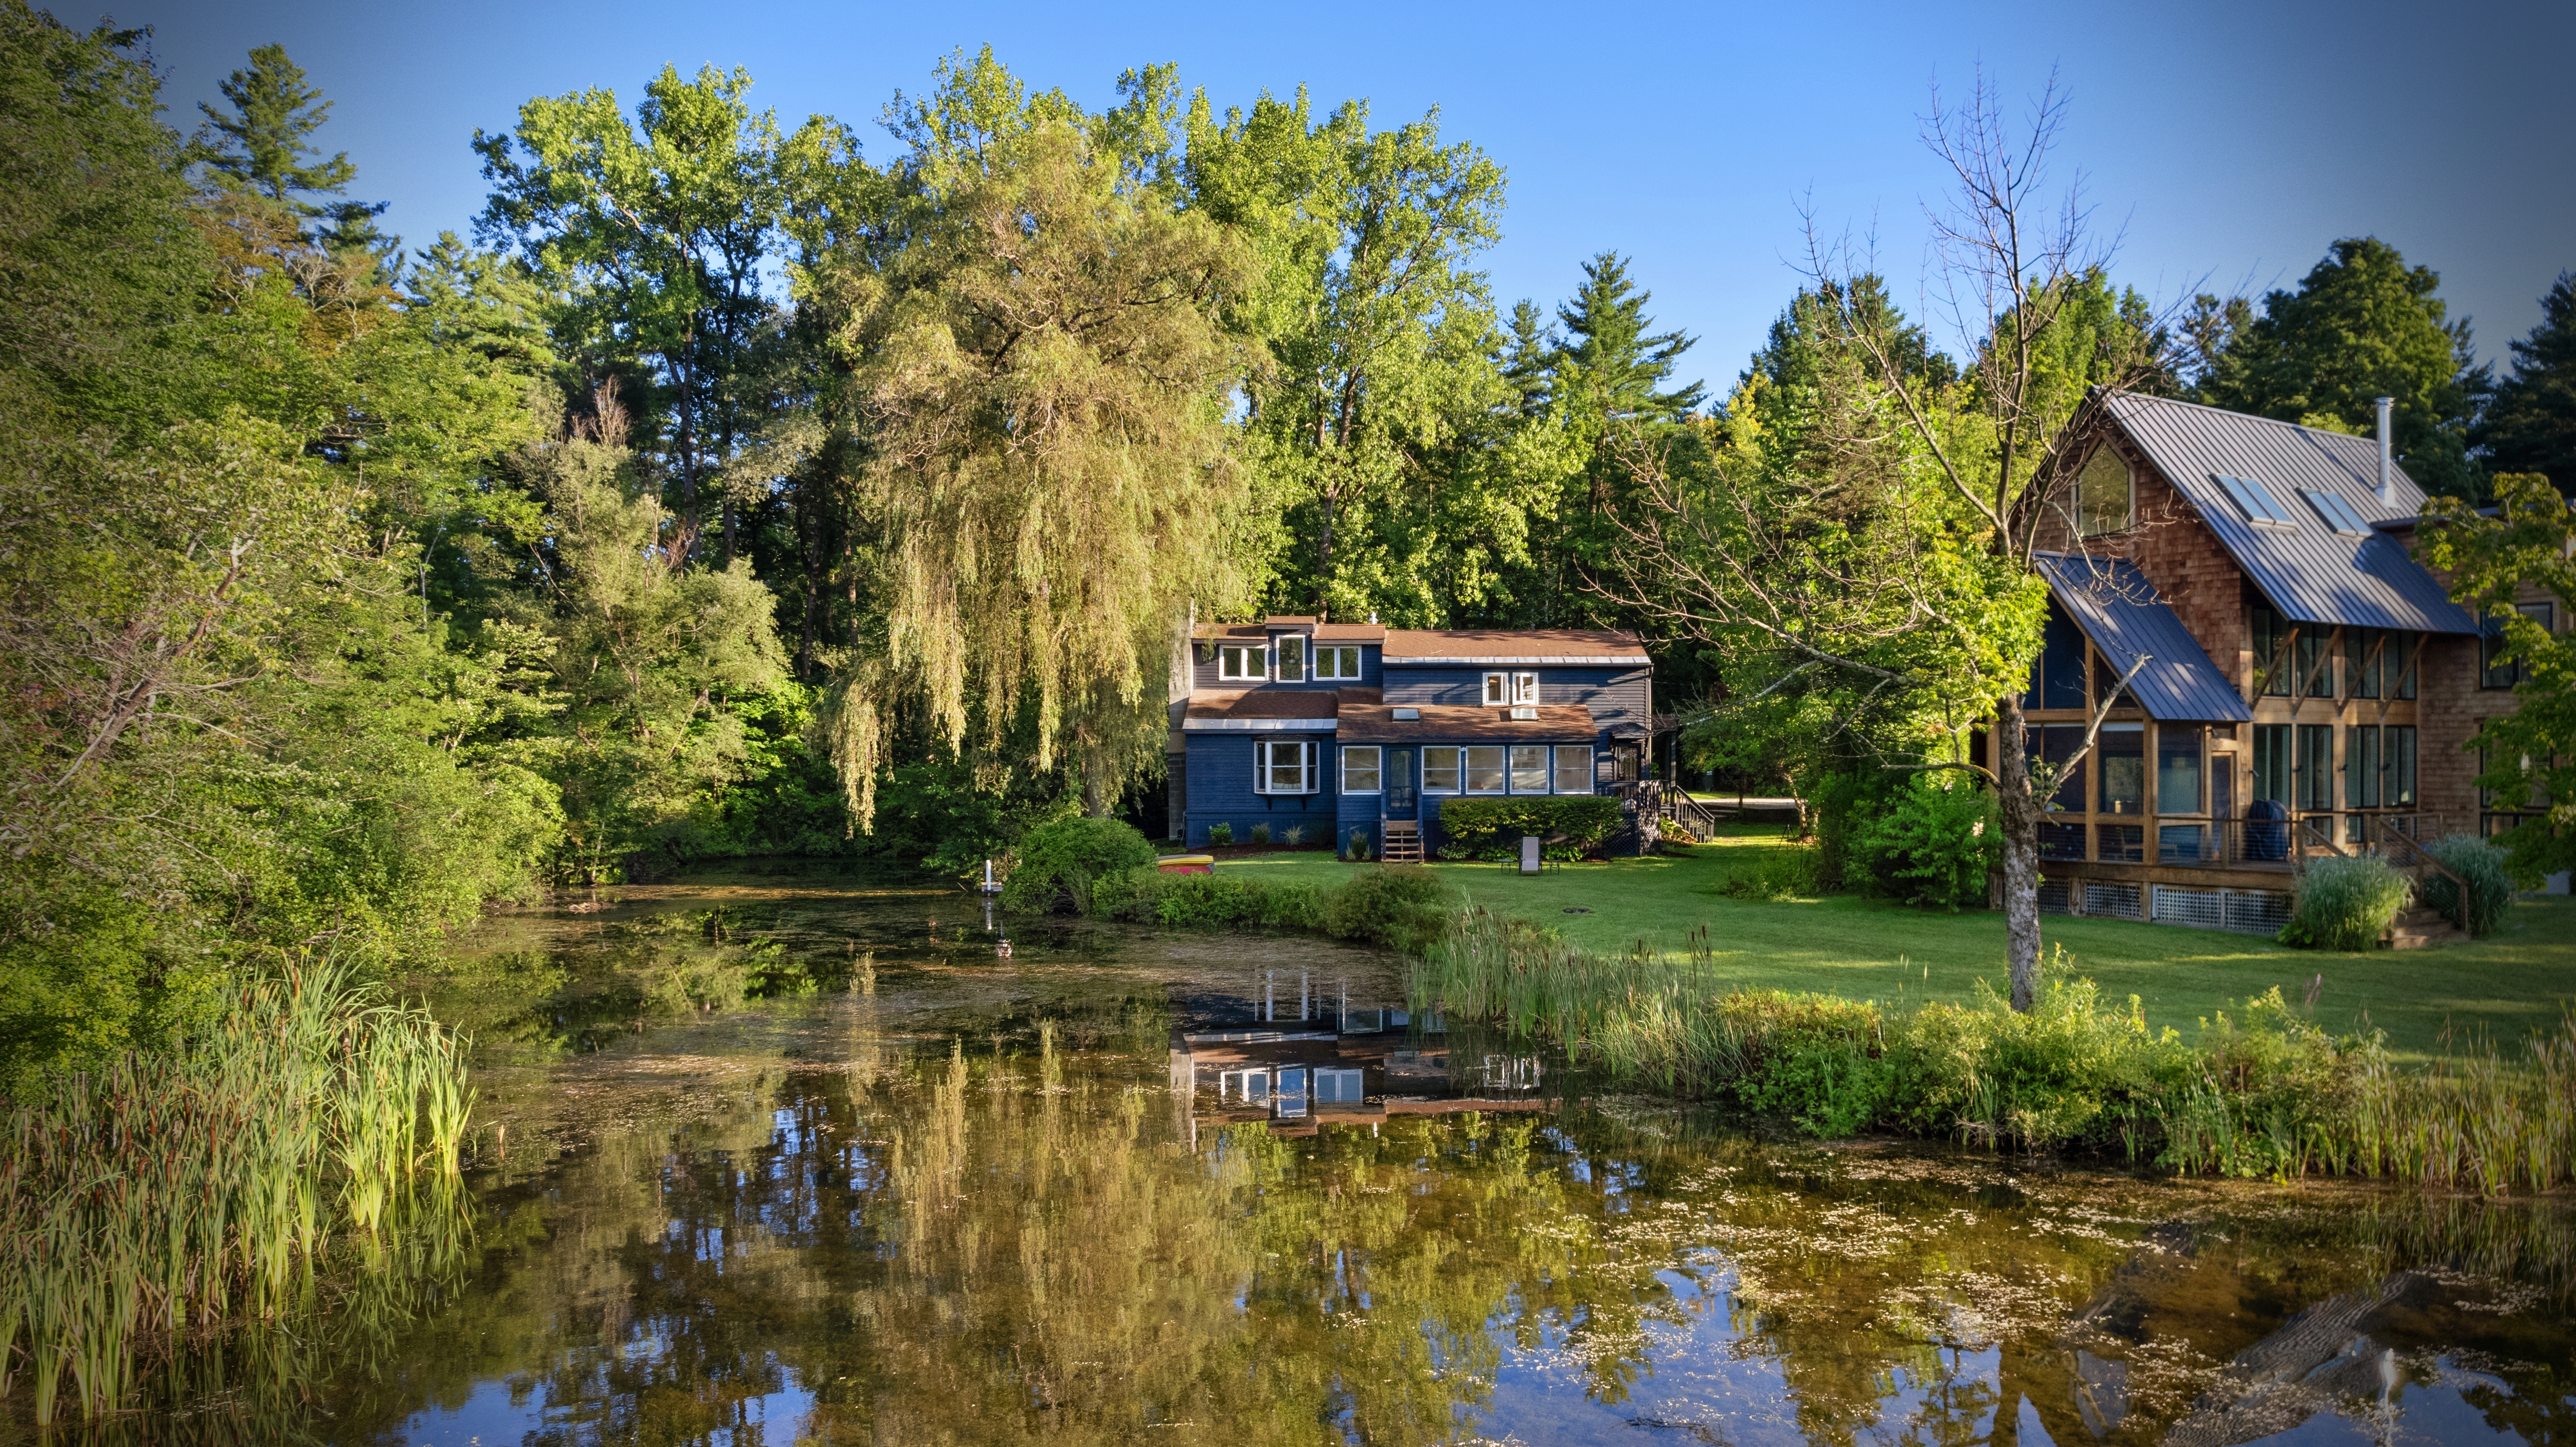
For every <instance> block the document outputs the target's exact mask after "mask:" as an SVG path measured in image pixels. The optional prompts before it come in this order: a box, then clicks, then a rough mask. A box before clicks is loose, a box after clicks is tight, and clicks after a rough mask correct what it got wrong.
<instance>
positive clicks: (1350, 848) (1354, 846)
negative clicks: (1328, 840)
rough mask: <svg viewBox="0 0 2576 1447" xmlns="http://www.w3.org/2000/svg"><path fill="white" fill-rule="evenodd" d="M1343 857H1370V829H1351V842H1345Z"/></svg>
mask: <svg viewBox="0 0 2576 1447" xmlns="http://www.w3.org/2000/svg"><path fill="white" fill-rule="evenodd" d="M1342 857H1343V858H1344V859H1362V860H1364V859H1366V858H1368V857H1369V832H1368V830H1366V829H1354V830H1352V831H1351V837H1350V842H1349V843H1347V844H1345V845H1344V846H1343V847H1342Z"/></svg>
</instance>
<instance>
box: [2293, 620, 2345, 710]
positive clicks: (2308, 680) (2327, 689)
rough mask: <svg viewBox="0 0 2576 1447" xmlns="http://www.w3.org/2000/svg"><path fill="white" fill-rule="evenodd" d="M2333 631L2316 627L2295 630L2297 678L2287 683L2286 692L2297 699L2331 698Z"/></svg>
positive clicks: (2332, 685) (2320, 625)
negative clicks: (2296, 632)
mask: <svg viewBox="0 0 2576 1447" xmlns="http://www.w3.org/2000/svg"><path fill="white" fill-rule="evenodd" d="M2333 645H2334V630H2333V629H2331V628H2328V627H2326V626H2325V625H2323V624H2320V623H2305V624H2301V625H2300V627H2299V648H2298V654H2299V662H2298V669H2299V675H2298V677H2296V678H2293V679H2291V680H2290V692H2291V693H2292V694H2294V695H2296V696H2298V697H2300V698H2331V697H2333V696H2334V691H2335V681H2334V664H2333V663H2332V662H2331V661H2330V660H2331V658H2332V653H2333Z"/></svg>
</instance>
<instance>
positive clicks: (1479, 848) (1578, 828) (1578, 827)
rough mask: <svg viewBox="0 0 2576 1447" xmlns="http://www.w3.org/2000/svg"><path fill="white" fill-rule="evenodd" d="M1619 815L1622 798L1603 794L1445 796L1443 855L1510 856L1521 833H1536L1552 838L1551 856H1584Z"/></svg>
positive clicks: (1612, 830) (1548, 848) (1597, 845)
mask: <svg viewBox="0 0 2576 1447" xmlns="http://www.w3.org/2000/svg"><path fill="white" fill-rule="evenodd" d="M1621 819H1622V814H1621V811H1620V807H1619V801H1618V800H1616V799H1613V798H1609V797H1607V796H1605V795H1600V794H1528V795H1517V796H1512V797H1506V798H1500V799H1443V800H1441V801H1440V832H1441V835H1442V838H1441V841H1440V857H1441V858H1443V859H1510V858H1514V857H1515V856H1517V855H1518V854H1519V853H1520V851H1521V836H1522V835H1524V834H1535V835H1537V836H1538V837H1539V838H1541V839H1549V840H1553V841H1554V842H1552V843H1549V844H1547V845H1546V846H1545V847H1544V850H1543V852H1544V853H1545V854H1546V855H1547V857H1548V858H1550V859H1580V858H1582V857H1583V856H1584V855H1586V854H1589V853H1591V852H1592V851H1593V850H1595V849H1598V848H1600V847H1601V844H1602V841H1604V840H1606V839H1608V838H1609V837H1610V836H1611V835H1612V834H1613V833H1615V832H1616V831H1617V830H1618V828H1619V825H1620V822H1621ZM1557 836H1563V837H1562V838H1558V837H1557Z"/></svg>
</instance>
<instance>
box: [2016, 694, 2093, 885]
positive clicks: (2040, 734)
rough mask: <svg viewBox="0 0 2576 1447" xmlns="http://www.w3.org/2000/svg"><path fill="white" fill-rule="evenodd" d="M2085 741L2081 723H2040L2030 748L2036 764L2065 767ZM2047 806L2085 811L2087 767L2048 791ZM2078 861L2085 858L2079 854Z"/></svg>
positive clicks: (2067, 775) (2067, 773) (2077, 768)
mask: <svg viewBox="0 0 2576 1447" xmlns="http://www.w3.org/2000/svg"><path fill="white" fill-rule="evenodd" d="M2083 742H2084V725H2082V724H2038V725H2035V726H2034V727H2032V729H2031V730H2030V737H2029V743H2028V748H2029V750H2030V759H2031V762H2033V763H2039V764H2054V765H2060V766H2063V765H2064V764H2065V763H2066V761H2067V760H2068V759H2070V758H2073V757H2074V755H2075V750H2076V749H2077V747H2079V746H2080V745H2082V744H2083ZM2047 807H2048V808H2050V809H2056V810H2062V811H2065V812H2068V813H2075V814H2081V813H2083V812H2084V766H2083V765H2082V764H2077V765H2075V766H2074V767H2073V768H2070V769H2067V770H2066V771H2065V773H2064V774H2063V775H2061V776H2060V777H2059V778H2058V781H2057V787H2056V788H2055V789H2052V790H2050V791H2049V795H2048V804H2047ZM2075 857H2076V858H2078V859H2081V858H2083V857H2084V856H2083V854H2082V853H2081V852H2080V851H2079V852H2078V853H2077V854H2076V856H2075Z"/></svg>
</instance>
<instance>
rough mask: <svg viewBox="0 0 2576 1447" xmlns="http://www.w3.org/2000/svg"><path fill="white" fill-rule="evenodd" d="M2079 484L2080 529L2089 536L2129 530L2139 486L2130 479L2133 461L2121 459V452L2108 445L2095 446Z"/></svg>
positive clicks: (2078, 523)
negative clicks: (2136, 488) (2133, 504)
mask: <svg viewBox="0 0 2576 1447" xmlns="http://www.w3.org/2000/svg"><path fill="white" fill-rule="evenodd" d="M2077 488H2078V495H2079V497H2080V499H2081V501H2080V503H2079V509H2078V516H2077V520H2076V530H2077V531H2079V532H2081V533H2082V534H2083V535H2084V536H2086V537H2088V538H2090V537H2099V536H2101V535H2102V534H2104V533H2117V532H2126V531H2128V527H2129V518H2130V514H2131V512H2132V511H2133V506H2132V503H2133V498H2134V496H2135V488H2134V487H2133V486H2132V484H2131V483H2130V481H2129V464H2127V463H2125V462H2122V461H2121V460H2120V454H2118V453H2116V452H2114V451H2112V450H2111V449H2110V448H2109V447H2108V446H2107V445H2106V446H2102V447H2096V448H2094V449H2093V455H2092V456H2091V457H2089V458H2087V459H2085V462H2084V471H2083V472H2082V473H2081V474H2080V475H2079V481H2078V484H2077Z"/></svg>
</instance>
